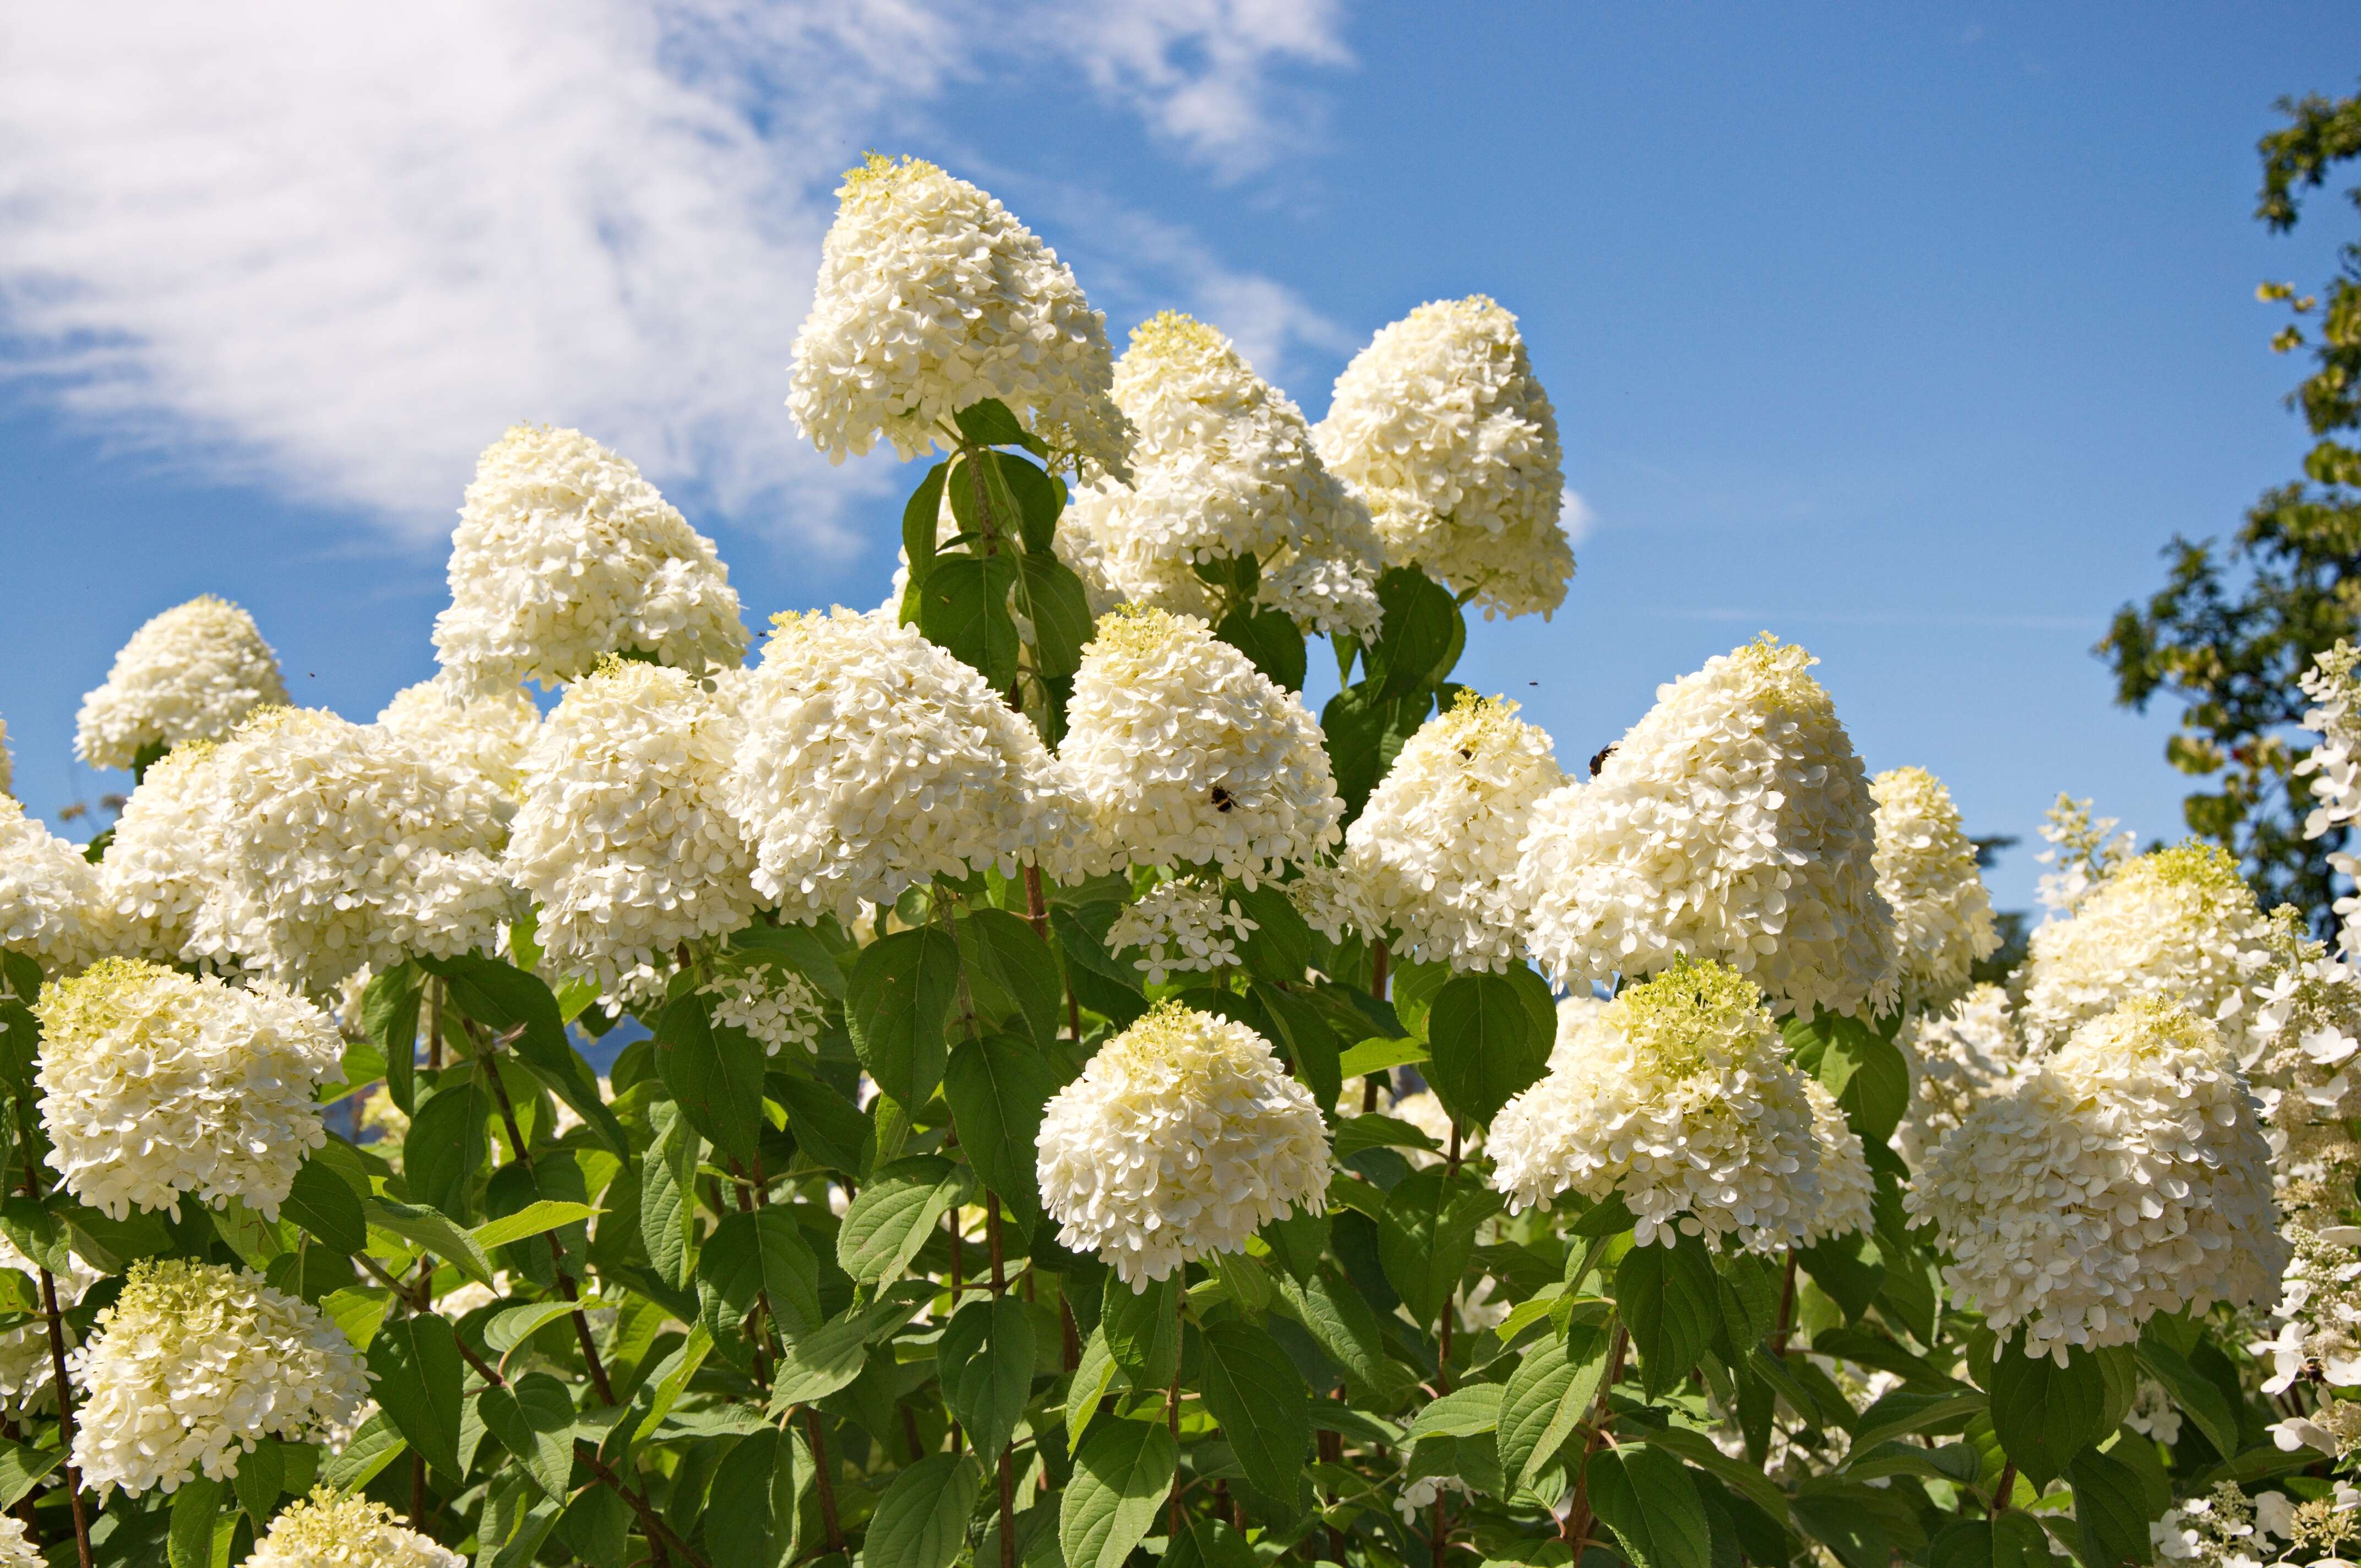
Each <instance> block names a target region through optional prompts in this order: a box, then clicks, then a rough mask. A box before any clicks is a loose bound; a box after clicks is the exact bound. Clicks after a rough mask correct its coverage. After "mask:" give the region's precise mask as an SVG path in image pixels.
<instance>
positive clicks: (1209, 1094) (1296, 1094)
mask: <svg viewBox="0 0 2361 1568" xmlns="http://www.w3.org/2000/svg"><path fill="white" fill-rule="evenodd" d="M1035 1163H1036V1168H1037V1172H1038V1176H1039V1178H1040V1182H1041V1201H1042V1203H1043V1205H1044V1207H1046V1208H1047V1209H1048V1211H1049V1216H1050V1218H1052V1219H1054V1220H1056V1221H1057V1222H1058V1240H1059V1241H1060V1243H1061V1244H1062V1245H1065V1246H1067V1247H1068V1248H1070V1249H1071V1250H1073V1251H1075V1252H1091V1253H1096V1254H1097V1255H1099V1257H1100V1258H1101V1259H1102V1260H1104V1262H1106V1263H1107V1264H1109V1265H1111V1266H1113V1267H1114V1269H1115V1273H1116V1275H1117V1276H1118V1277H1120V1278H1121V1279H1122V1280H1123V1281H1124V1283H1126V1285H1129V1286H1131V1287H1132V1288H1134V1289H1135V1290H1144V1289H1146V1288H1147V1286H1148V1281H1149V1280H1153V1279H1162V1278H1164V1277H1167V1276H1169V1275H1170V1274H1171V1273H1172V1272H1173V1271H1174V1270H1175V1269H1177V1268H1179V1267H1180V1266H1182V1265H1183V1264H1187V1263H1193V1262H1197V1261H1200V1260H1202V1259H1204V1258H1208V1257H1212V1256H1213V1255H1216V1254H1220V1253H1227V1252H1235V1251H1237V1250H1238V1249H1240V1248H1241V1247H1243V1246H1245V1245H1246V1238H1247V1237H1248V1236H1250V1235H1252V1234H1254V1232H1255V1230H1256V1228H1257V1226H1259V1225H1261V1224H1263V1223H1265V1222H1266V1221H1269V1220H1274V1219H1278V1218H1279V1217H1280V1216H1281V1215H1283V1214H1286V1213H1287V1212H1289V1211H1290V1209H1292V1208H1293V1207H1295V1206H1296V1205H1298V1204H1301V1206H1302V1207H1303V1208H1304V1209H1305V1210H1306V1211H1307V1212H1311V1213H1315V1214H1316V1213H1320V1212H1323V1211H1324V1210H1325V1208H1326V1206H1327V1193H1328V1178H1329V1174H1330V1172H1331V1170H1332V1169H1333V1168H1334V1160H1333V1159H1332V1157H1331V1156H1330V1154H1329V1150H1328V1133H1327V1126H1326V1124H1325V1123H1323V1121H1322V1120H1321V1116H1320V1107H1319V1106H1318V1105H1317V1104H1316V1103H1314V1102H1313V1101H1312V1093H1311V1091H1309V1090H1307V1089H1305V1088H1304V1087H1303V1085H1302V1084H1301V1083H1299V1082H1297V1081H1296V1080H1294V1079H1292V1078H1290V1077H1289V1076H1288V1075H1287V1071H1286V1069H1284V1068H1283V1067H1282V1066H1281V1065H1280V1063H1279V1058H1278V1057H1276V1056H1275V1055H1273V1054H1272V1052H1271V1048H1270V1046H1269V1043H1268V1041H1266V1040H1264V1039H1263V1037H1262V1036H1259V1035H1257V1034H1256V1033H1255V1032H1254V1031H1253V1030H1252V1029H1249V1028H1247V1027H1246V1025H1243V1024H1238V1023H1234V1022H1232V1021H1230V1020H1228V1019H1224V1018H1216V1017H1213V1015H1212V1014H1205V1013H1199V1012H1195V1011H1193V1010H1192V1009H1190V1008H1186V1007H1181V1006H1179V1005H1177V1004H1175V1003H1162V1004H1160V1005H1159V1006H1157V1007H1156V1008H1154V1009H1152V1010H1151V1011H1150V1012H1149V1013H1148V1015H1147V1016H1145V1017H1143V1018H1141V1019H1140V1020H1139V1021H1138V1022H1137V1023H1135V1024H1133V1025H1132V1026H1131V1027H1130V1028H1128V1029H1126V1030H1125V1031H1123V1033H1121V1034H1119V1035H1117V1036H1115V1037H1114V1038H1113V1039H1111V1040H1109V1041H1107V1042H1106V1044H1104V1046H1101V1047H1099V1051H1098V1054H1097V1055H1096V1056H1094V1057H1093V1058H1091V1060H1090V1063H1089V1065H1088V1066H1086V1067H1084V1068H1083V1069H1082V1077H1080V1078H1078V1079H1076V1080H1074V1081H1073V1082H1071V1083H1070V1084H1068V1085H1067V1086H1066V1087H1065V1088H1063V1089H1061V1090H1060V1091H1058V1093H1057V1095H1056V1096H1055V1097H1054V1098H1053V1099H1051V1100H1050V1102H1049V1109H1048V1110H1047V1111H1045V1112H1044V1113H1042V1117H1041V1135H1040V1141H1039V1145H1038V1159H1037V1160H1036V1162H1035Z"/></svg>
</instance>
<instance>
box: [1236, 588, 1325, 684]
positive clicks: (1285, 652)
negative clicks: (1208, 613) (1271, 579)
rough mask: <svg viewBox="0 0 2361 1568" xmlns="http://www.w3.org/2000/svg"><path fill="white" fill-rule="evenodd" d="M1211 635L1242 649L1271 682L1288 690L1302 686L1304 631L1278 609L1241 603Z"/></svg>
mask: <svg viewBox="0 0 2361 1568" xmlns="http://www.w3.org/2000/svg"><path fill="white" fill-rule="evenodd" d="M1213 635H1214V636H1216V637H1218V638H1220V639H1221V640H1222V641H1224V642H1226V643H1228V644H1229V645H1230V646H1231V647H1233V648H1235V649H1236V650H1237V651H1238V652H1241V653H1244V654H1245V655H1246V659H1247V661H1248V662H1249V663H1252V664H1253V665H1254V667H1255V668H1256V669H1257V670H1260V671H1261V672H1262V673H1263V674H1265V675H1267V676H1268V677H1269V678H1270V680H1271V682H1272V683H1273V684H1274V685H1279V686H1281V687H1284V688H1285V689H1286V690H1288V691H1291V692H1300V691H1301V690H1302V689H1303V677H1304V674H1305V672H1306V668H1307V664H1306V660H1305V656H1304V650H1303V633H1302V632H1301V631H1300V630H1297V629H1296V625H1295V622H1294V621H1293V620H1290V619H1289V618H1288V617H1287V616H1286V615H1285V614H1284V613H1282V612H1281V611H1279V610H1276V609H1255V608H1253V607H1252V606H1250V605H1241V606H1239V607H1238V608H1237V609H1234V610H1232V611H1230V613H1229V614H1227V615H1225V616H1224V617H1222V624H1221V625H1219V626H1217V627H1215V628H1214V629H1213Z"/></svg>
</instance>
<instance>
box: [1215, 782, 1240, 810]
mask: <svg viewBox="0 0 2361 1568" xmlns="http://www.w3.org/2000/svg"><path fill="white" fill-rule="evenodd" d="M1236 804H1237V802H1236V801H1235V799H1233V798H1232V796H1231V795H1230V792H1229V791H1228V790H1225V789H1224V788H1223V787H1222V786H1221V785H1220V784H1215V785H1214V786H1213V809H1214V810H1216V811H1227V810H1228V809H1229V808H1230V807H1231V806H1235V805H1236Z"/></svg>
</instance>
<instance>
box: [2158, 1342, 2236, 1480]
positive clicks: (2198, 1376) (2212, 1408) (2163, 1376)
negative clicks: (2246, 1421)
mask: <svg viewBox="0 0 2361 1568" xmlns="http://www.w3.org/2000/svg"><path fill="white" fill-rule="evenodd" d="M2139 1365H2141V1366H2142V1367H2144V1368H2146V1369H2147V1375H2148V1376H2151V1377H2153V1378H2155V1379H2156V1380H2157V1381H2158V1383H2161V1384H2163V1385H2164V1388H2165V1391H2166V1392H2167V1393H2169V1394H2170V1395H2171V1396H2172V1402H2173V1403H2174V1404H2176V1405H2179V1406H2180V1409H2181V1411H2182V1413H2183V1414H2185V1415H2187V1416H2188V1417H2189V1419H2190V1420H2192V1421H2195V1422H2196V1423H2197V1430H2198V1431H2202V1432H2203V1433H2204V1434H2205V1441H2206V1442H2209V1443H2211V1444H2213V1452H2214V1453H2215V1454H2217V1455H2219V1456H2221V1457H2223V1458H2229V1457H2232V1456H2234V1455H2235V1454H2236V1453H2237V1452H2238V1415H2237V1412H2236V1411H2235V1409H2232V1408H2231V1406H2230V1401H2229V1400H2228V1399H2227V1398H2224V1397H2223V1393H2222V1390H2221V1389H2219V1388H2217V1387H2214V1386H2213V1379H2211V1378H2209V1377H2207V1376H2204V1375H2203V1374H2202V1373H2201V1372H2199V1371H2198V1370H2197V1369H2196V1368H2195V1367H2193V1366H2191V1365H2189V1362H2188V1360H2187V1358H2186V1357H2184V1356H2182V1355H2181V1354H2180V1352H2178V1351H2176V1350H2174V1349H2173V1348H2172V1347H2171V1346H2169V1345H2168V1344H2166V1343H2163V1342H2162V1341H2161V1340H2159V1339H2158V1338H2157V1337H2156V1336H2155V1335H2154V1334H2149V1335H2147V1336H2146V1337H2144V1338H2143V1339H2142V1340H2141V1341H2140V1343H2139Z"/></svg>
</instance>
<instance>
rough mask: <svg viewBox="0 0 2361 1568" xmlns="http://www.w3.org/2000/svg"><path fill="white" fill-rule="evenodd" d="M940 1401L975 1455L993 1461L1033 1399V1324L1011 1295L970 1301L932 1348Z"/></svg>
mask: <svg viewBox="0 0 2361 1568" xmlns="http://www.w3.org/2000/svg"><path fill="white" fill-rule="evenodd" d="M935 1371H936V1375H937V1376H939V1377H940V1378H941V1380H942V1389H943V1398H944V1399H945V1401H946V1402H947V1403H948V1404H949V1405H950V1412H951V1414H952V1415H953V1416H954V1417H956V1418H957V1419H958V1420H959V1423H960V1425H961V1427H963V1428H965V1429H966V1431H967V1434H968V1442H970V1443H971V1444H972V1446H973V1448H974V1450H975V1452H976V1453H980V1454H982V1455H983V1457H985V1458H986V1459H996V1458H998V1457H999V1455H1000V1452H1001V1450H1003V1449H1005V1448H1006V1447H1007V1446H1008V1443H1009V1440H1010V1439H1011V1438H1012V1437H1014V1436H1015V1435H1016V1423H1017V1420H1018V1419H1019V1418H1020V1417H1022V1416H1023V1415H1024V1413H1025V1407H1026V1405H1027V1403H1028V1402H1029V1401H1030V1400H1031V1398H1032V1397H1033V1320H1032V1317H1031V1315H1030V1314H1029V1313H1028V1312H1027V1310H1026V1306H1025V1303H1024V1302H1023V1301H1021V1300H1019V1299H1017V1298H1016V1297H1014V1296H995V1297H993V1298H992V1299H989V1300H981V1301H970V1302H969V1303H968V1304H967V1305H966V1306H964V1307H961V1309H960V1310H958V1311H957V1312H955V1313H953V1314H952V1315H951V1321H950V1322H949V1323H948V1324H946V1325H945V1326H944V1328H943V1337H942V1338H941V1339H940V1340H939V1341H937V1342H936V1344H935Z"/></svg>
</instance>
